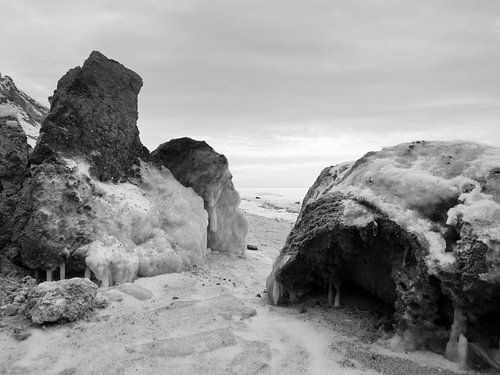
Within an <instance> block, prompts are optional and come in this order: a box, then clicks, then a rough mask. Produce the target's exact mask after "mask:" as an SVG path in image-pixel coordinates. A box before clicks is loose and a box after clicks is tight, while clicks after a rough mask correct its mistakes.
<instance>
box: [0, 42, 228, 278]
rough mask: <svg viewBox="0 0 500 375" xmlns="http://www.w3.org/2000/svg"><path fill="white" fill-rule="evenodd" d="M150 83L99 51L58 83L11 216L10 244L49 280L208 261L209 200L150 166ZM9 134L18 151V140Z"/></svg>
mask: <svg viewBox="0 0 500 375" xmlns="http://www.w3.org/2000/svg"><path fill="white" fill-rule="evenodd" d="M141 86H142V79H141V77H140V76H139V75H138V74H136V73H135V72H133V71H131V70H130V69H127V68H126V67H125V66H123V65H122V64H120V63H118V62H117V61H114V60H111V59H108V58H107V57H106V56H104V55H103V54H102V53H100V52H97V51H94V52H92V53H91V54H90V56H89V58H88V59H87V60H86V61H85V62H84V64H83V65H82V66H81V67H76V68H73V69H70V70H69V71H68V72H67V73H66V74H65V75H64V76H63V77H62V78H61V79H60V80H59V82H58V85H57V90H56V91H55V92H54V95H53V96H52V98H51V100H50V102H51V109H50V112H49V113H48V115H47V116H46V118H45V119H44V120H43V123H42V128H41V132H40V136H39V138H38V140H37V143H36V147H35V149H34V150H33V152H32V153H30V155H29V161H28V160H27V159H28V155H27V145H25V146H26V147H25V148H26V150H25V151H26V152H25V154H22V155H24V159H23V158H22V157H21V159H22V160H21V159H20V163H18V164H19V165H21V164H22V166H24V168H25V167H26V165H28V162H29V165H30V169H29V170H26V171H25V170H21V172H22V176H20V180H21V183H19V184H18V185H20V186H19V187H18V188H17V189H18V190H19V191H16V197H18V200H17V201H18V202H19V204H18V205H17V207H15V212H14V214H13V215H12V216H13V220H12V223H10V222H9V225H11V228H9V230H11V232H12V236H11V238H10V237H9V239H8V241H9V242H10V243H9V246H11V247H12V248H13V249H14V251H13V253H16V254H19V256H20V258H21V260H22V263H23V264H24V265H25V266H27V267H28V268H30V269H33V270H35V273H36V274H38V275H39V276H40V277H42V278H43V276H45V277H46V279H47V280H52V279H53V278H57V277H59V278H61V279H64V278H66V277H71V276H80V277H81V276H83V275H85V276H86V277H87V278H94V280H98V281H99V282H100V284H101V285H103V286H108V285H113V284H119V283H124V282H129V281H132V280H134V278H136V277H138V276H152V275H157V274H161V273H167V272H179V271H181V270H184V269H187V268H189V267H191V266H192V265H196V264H201V263H202V262H203V260H204V257H205V252H206V249H207V227H208V214H207V211H205V209H204V202H203V199H202V198H201V197H200V196H198V194H197V193H196V192H195V191H193V189H191V188H188V187H185V186H183V185H182V184H181V183H179V182H178V181H177V180H176V178H175V177H174V176H173V175H172V173H170V171H169V170H167V169H166V168H164V167H162V166H159V165H153V164H152V163H151V162H150V159H151V155H150V153H149V151H148V150H147V149H146V148H145V147H144V146H143V145H142V143H141V140H140V138H139V129H138V128H137V123H136V122H137V118H138V112H137V97H138V94H139V91H140V89H141ZM2 129H3V128H2ZM5 129H7V128H5ZM9 129H10V128H9ZM21 133H22V132H21ZM2 134H3V133H2ZM5 134H6V135H5V138H6V141H5V142H6V143H5V144H6V145H8V146H9V147H11V145H14V143H15V142H14V143H13V141H12V140H13V139H15V140H17V139H18V138H19V137H18V138H16V137H14V135H12V134H13V133H12V132H11V131H8V132H7V131H6V132H5ZM23 136H24V135H23ZM21 138H22V137H21ZM21 138H19V140H20V141H21V143H22V142H24V144H25V142H26V139H25V138H23V139H21ZM2 140H3V139H2ZM12 147H13V146H12ZM17 148H20V147H17ZM16 150H17V149H16ZM21 151H22V150H21ZM20 155H21V153H20ZM22 155H21V156H22ZM23 160H24V162H23ZM21 162H23V163H24V164H23V163H21ZM4 164H5V166H7V167H8V166H9V165H8V164H7V163H4ZM4 164H2V166H3V165H4ZM9 168H10V167H9ZM16 186H17V185H16ZM21 186H22V188H21ZM216 215H217V214H216V213H215V212H214V210H212V211H211V216H212V228H219V227H220V225H221V218H220V217H219V218H218V219H219V220H217V218H216ZM0 224H1V223H0ZM56 270H58V271H59V272H58V273H54V271H56ZM40 271H43V272H40Z"/></svg>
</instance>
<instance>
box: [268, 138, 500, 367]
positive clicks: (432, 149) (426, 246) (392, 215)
mask: <svg viewBox="0 0 500 375" xmlns="http://www.w3.org/2000/svg"><path fill="white" fill-rule="evenodd" d="M343 280H344V281H347V282H349V283H353V284H356V285H357V286H358V287H362V288H363V289H365V290H366V291H368V292H369V293H371V294H372V295H374V296H377V297H378V298H380V299H381V300H382V301H384V302H385V303H386V304H388V305H389V306H392V307H393V308H394V310H395V318H396V321H397V322H398V327H399V329H400V330H401V331H402V332H403V334H402V336H401V337H402V340H403V341H404V340H406V339H405V337H416V336H418V335H420V336H425V337H431V338H432V339H431V340H430V341H432V340H434V342H436V340H437V335H438V333H439V334H441V332H442V330H445V329H448V330H450V332H449V337H448V344H447V346H446V348H445V347H444V346H443V347H441V350H442V352H443V353H445V354H446V355H447V357H448V358H450V359H452V360H455V361H457V362H459V363H461V364H462V365H465V362H466V361H468V360H467V348H468V347H471V345H472V347H474V345H476V346H475V347H477V348H479V349H477V352H478V353H483V354H482V355H481V356H482V360H483V361H486V362H488V361H489V360H488V359H485V358H486V357H487V356H488V355H486V354H484V353H488V352H491V351H498V340H499V337H500V326H499V325H498V321H499V319H500V148H496V147H491V146H487V145H483V144H477V143H470V142H425V141H417V142H412V143H405V144H401V145H397V146H394V147H388V148H384V149H382V150H381V151H378V152H370V153H368V154H366V155H365V156H364V157H362V158H361V159H359V160H357V161H355V162H352V163H343V164H340V165H337V166H334V167H329V168H326V169H325V170H323V171H322V172H321V174H320V176H319V177H318V179H317V180H316V182H315V183H314V185H313V186H312V187H311V188H310V189H309V192H308V193H307V195H306V197H305V198H304V201H303V205H302V208H301V212H300V214H299V217H298V219H297V222H296V223H295V226H294V228H293V229H292V232H291V233H290V235H289V237H288V239H287V242H286V244H285V246H284V248H283V249H282V251H281V253H280V255H279V256H278V258H277V259H276V262H275V264H274V266H273V270H272V273H271V274H270V275H269V277H268V280H267V288H268V291H269V296H270V298H271V300H272V302H273V303H282V302H284V301H287V300H290V301H292V300H295V299H296V298H297V297H300V296H303V295H306V294H308V293H309V292H311V291H314V290H315V289H318V288H320V289H321V288H322V287H323V285H327V290H328V300H329V303H332V302H333V289H334V287H335V289H337V288H336V286H337V285H338V286H339V287H340V282H342V281H343ZM337 290H338V289H337ZM337 295H338V293H337ZM340 302H341V301H340ZM438 322H439V323H438ZM439 324H441V325H440V326H438V325H439ZM406 332H412V333H411V334H408V335H407V334H406ZM415 332H426V333H425V334H422V333H419V334H416V333H415ZM438 346H439V345H438ZM481 348H483V349H481ZM495 353H496V352H495ZM489 362H491V361H489ZM491 363H494V361H493V362H491ZM499 366H500V364H499Z"/></svg>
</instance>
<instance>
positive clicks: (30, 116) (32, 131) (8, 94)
mask: <svg viewBox="0 0 500 375" xmlns="http://www.w3.org/2000/svg"><path fill="white" fill-rule="evenodd" d="M47 112H48V110H47V108H46V107H45V106H43V105H41V104H40V103H38V102H37V101H36V100H34V99H33V98H31V97H30V96H29V95H27V94H26V93H24V92H23V91H21V90H19V89H18V88H17V87H16V85H15V84H14V81H13V80H12V78H10V77H9V76H2V75H1V74H0V118H2V117H12V118H13V119H14V120H17V121H18V122H19V123H20V125H21V127H22V129H23V130H24V132H25V133H26V136H27V138H28V143H29V145H30V146H31V147H34V146H35V143H36V139H37V137H38V133H39V132H40V126H41V122H42V120H43V118H44V117H45V116H46V115H47Z"/></svg>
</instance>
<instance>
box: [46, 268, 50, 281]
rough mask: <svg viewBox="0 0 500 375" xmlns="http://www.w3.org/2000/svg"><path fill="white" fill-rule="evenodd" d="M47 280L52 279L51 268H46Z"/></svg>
mask: <svg viewBox="0 0 500 375" xmlns="http://www.w3.org/2000/svg"><path fill="white" fill-rule="evenodd" d="M45 272H46V275H47V281H52V270H46V271H45Z"/></svg>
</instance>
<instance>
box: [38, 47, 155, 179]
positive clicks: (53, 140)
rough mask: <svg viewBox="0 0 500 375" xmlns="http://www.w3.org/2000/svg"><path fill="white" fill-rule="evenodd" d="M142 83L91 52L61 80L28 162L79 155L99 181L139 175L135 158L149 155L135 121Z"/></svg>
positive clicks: (101, 56)
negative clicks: (81, 63) (30, 160)
mask: <svg viewBox="0 0 500 375" xmlns="http://www.w3.org/2000/svg"><path fill="white" fill-rule="evenodd" d="M141 87H142V79H141V77H140V76H139V75H138V74H136V73H134V72H133V71H131V70H129V69H127V68H125V67H124V66H123V65H121V64H120V63H118V62H116V61H114V60H111V59H108V58H107V57H106V56H104V55H103V54H102V53H100V52H96V51H94V52H92V53H91V54H90V56H89V58H88V59H87V60H86V61H85V63H84V64H83V66H82V67H77V68H73V69H71V70H70V71H68V73H66V75H65V76H64V77H62V78H61V79H60V80H59V82H58V84H57V89H56V91H55V92H54V95H53V97H52V99H51V108H50V112H49V114H48V115H47V117H46V118H45V120H44V121H43V124H42V128H41V131H40V138H39V141H38V144H37V147H36V148H35V150H34V153H33V157H32V162H33V163H38V164H40V163H43V162H50V161H51V160H54V158H56V157H57V156H58V155H60V156H64V157H83V158H85V159H86V160H87V161H88V162H89V163H90V166H91V168H90V173H91V174H92V176H94V177H96V178H98V179H99V180H101V181H109V180H111V181H123V180H126V179H127V177H133V176H137V169H136V166H137V165H138V164H139V159H143V160H146V159H148V158H149V152H148V151H147V149H146V148H145V147H144V146H143V145H142V143H141V141H140V139H139V130H138V128H137V125H136V121H137V95H138V94H139V91H140V89H141Z"/></svg>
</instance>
